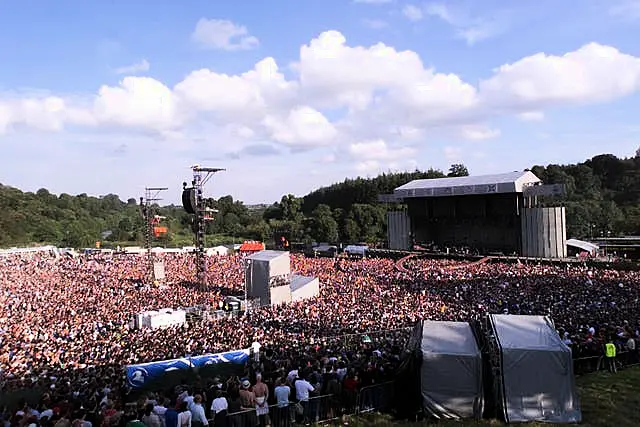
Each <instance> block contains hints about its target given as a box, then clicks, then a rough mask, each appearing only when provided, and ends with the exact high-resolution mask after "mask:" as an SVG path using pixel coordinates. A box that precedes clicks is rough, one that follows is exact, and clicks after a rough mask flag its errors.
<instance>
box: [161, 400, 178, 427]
mask: <svg viewBox="0 0 640 427" xmlns="http://www.w3.org/2000/svg"><path fill="white" fill-rule="evenodd" d="M175 408H176V402H175V401H173V402H170V404H168V405H167V410H166V411H165V412H164V425H165V427H178V411H177V410H176V409H175Z"/></svg>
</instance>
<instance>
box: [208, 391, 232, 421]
mask: <svg viewBox="0 0 640 427" xmlns="http://www.w3.org/2000/svg"><path fill="white" fill-rule="evenodd" d="M215 393H216V394H215V399H213V402H211V415H212V416H213V425H214V426H215V427H226V426H227V414H228V413H229V402H228V401H227V399H226V398H225V397H224V396H223V394H222V390H216V392H215Z"/></svg>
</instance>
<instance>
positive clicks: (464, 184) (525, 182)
mask: <svg viewBox="0 0 640 427" xmlns="http://www.w3.org/2000/svg"><path fill="white" fill-rule="evenodd" d="M541 183H542V181H541V180H540V178H538V177H537V176H536V175H535V174H534V173H533V172H530V171H524V172H509V173H502V174H495V175H477V176H462V177H455V178H436V179H416V180H414V181H411V182H408V183H406V184H405V185H402V186H400V187H398V188H396V189H395V190H394V192H393V194H394V196H397V197H401V198H405V197H444V196H465V195H482V194H498V193H521V192H522V190H523V189H524V188H525V187H527V186H529V185H538V184H541Z"/></svg>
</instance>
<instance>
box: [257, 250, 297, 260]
mask: <svg viewBox="0 0 640 427" xmlns="http://www.w3.org/2000/svg"><path fill="white" fill-rule="evenodd" d="M283 255H284V256H289V252H286V251H270V250H266V251H260V252H256V253H254V254H253V255H249V256H248V257H247V259H250V260H252V261H271V260H274V259H276V258H278V257H281V256H283Z"/></svg>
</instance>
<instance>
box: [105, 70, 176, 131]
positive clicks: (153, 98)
mask: <svg viewBox="0 0 640 427" xmlns="http://www.w3.org/2000/svg"><path fill="white" fill-rule="evenodd" d="M93 114H94V116H95V118H96V119H97V120H98V122H100V123H104V124H108V125H121V126H125V127H127V126H128V127H134V128H149V129H155V130H158V131H168V130H171V129H176V128H177V127H178V126H179V125H180V124H182V117H181V113H180V111H179V107H178V100H177V99H176V96H175V94H174V93H173V92H172V91H171V89H169V88H168V87H167V86H165V85H164V84H163V83H161V82H159V81H158V80H155V79H152V78H150V77H125V78H124V79H123V80H122V81H121V82H120V85H118V86H116V87H111V86H102V87H101V88H100V90H99V91H98V96H97V97H96V99H95V102H94V105H93Z"/></svg>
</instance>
